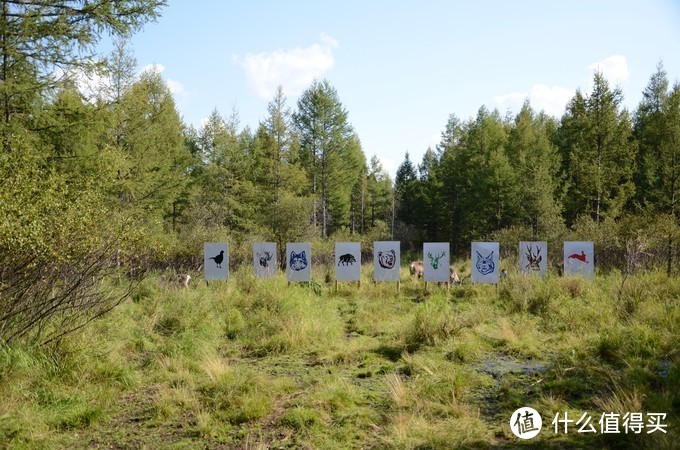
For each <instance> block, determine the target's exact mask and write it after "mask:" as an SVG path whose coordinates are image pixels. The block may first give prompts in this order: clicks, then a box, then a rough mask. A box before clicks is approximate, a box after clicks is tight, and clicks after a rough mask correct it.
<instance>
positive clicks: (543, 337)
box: [0, 268, 680, 448]
mask: <svg viewBox="0 0 680 450" xmlns="http://www.w3.org/2000/svg"><path fill="white" fill-rule="evenodd" d="M407 274H408V272H406V271H404V282H403V283H402V289H401V292H400V293H397V291H396V286H395V285H394V284H393V283H383V284H378V285H373V284H372V283H371V282H370V268H365V270H364V274H363V275H364V279H363V280H362V285H361V287H360V288H359V287H357V286H356V285H350V284H347V285H341V286H340V288H339V291H338V292H337V293H336V292H335V291H334V288H333V286H332V285H331V284H325V283H323V280H321V279H319V280H318V281H321V283H320V284H319V289H317V290H316V291H315V290H313V289H310V288H309V286H307V285H304V284H293V285H291V286H288V285H287V283H286V281H285V279H284V277H283V276H279V277H277V278H275V279H273V280H266V281H262V280H256V279H255V278H254V277H253V275H252V274H251V273H250V272H248V271H247V270H237V271H236V272H235V273H233V274H232V278H231V279H230V280H229V281H228V282H226V283H224V282H212V283H211V284H210V285H209V286H207V285H205V283H201V282H198V283H194V284H193V286H192V287H191V288H190V289H178V288H176V287H173V286H168V285H165V284H163V283H162V282H161V281H159V280H160V277H149V278H148V279H146V280H144V281H143V282H142V283H141V284H140V285H139V286H138V287H137V288H136V290H135V292H134V294H133V295H132V296H131V298H130V299H129V300H128V301H126V302H125V303H124V304H122V305H121V306H120V307H119V308H116V309H115V310H113V311H112V312H111V313H110V314H109V315H107V316H105V317H104V318H102V319H100V320H98V321H96V322H94V323H93V324H92V325H91V326H89V327H86V328H84V329H82V330H81V331H79V332H78V333H75V334H72V335H70V336H67V337H66V338H64V339H63V340H62V341H61V342H59V343H58V344H55V345H53V346H51V347H34V346H33V345H32V344H30V343H14V344H13V345H12V346H4V347H0V398H2V400H3V401H2V402H0V448H73V447H87V446H88V445H90V444H91V443H94V444H96V445H101V446H114V447H116V446H118V447H128V446H133V447H135V446H136V447H146V448H159V447H167V446H171V445H175V444H176V445H180V446H181V445H184V446H188V447H205V446H207V447H220V446H224V447H257V446H260V447H262V448H265V447H267V446H278V447H288V448H300V447H303V448H304V447H306V448H352V447H363V446H378V447H386V448H451V447H471V446H475V447H486V446H498V447H503V446H506V445H507V446H513V445H515V444H517V442H516V441H515V440H514V437H513V435H512V434H511V433H510V431H509V427H508V425H507V421H508V418H509V414H510V413H511V412H512V410H513V408H515V407H517V405H527V406H534V407H535V408H537V409H538V410H539V411H540V412H541V413H542V414H543V415H544V421H545V418H546V417H549V416H550V417H552V416H551V414H553V415H554V414H555V413H556V412H559V411H562V412H564V411H570V412H573V413H574V414H576V413H577V412H583V411H591V412H596V411H602V412H603V410H609V409H611V410H612V411H615V412H619V411H624V410H627V409H630V410H631V412H634V411H632V410H633V409H636V410H639V412H646V411H649V412H667V413H668V426H669V433H668V435H666V436H661V435H659V436H656V435H651V436H645V437H641V438H639V437H633V436H625V435H621V436H616V437H609V438H608V439H604V438H602V437H597V438H594V439H585V438H579V439H577V438H576V437H575V436H574V437H572V436H556V435H550V434H548V433H542V434H541V435H539V437H538V438H536V439H537V441H536V442H538V443H539V444H538V445H553V446H559V447H562V446H567V447H569V446H579V447H586V448H587V447H592V448H599V447H602V446H610V447H611V446H617V447H619V446H623V447H626V446H628V447H630V446H632V447H648V448H655V447H661V448H664V447H665V448H673V445H675V444H677V442H678V441H677V437H676V436H677V434H676V433H677V432H676V431H671V430H677V429H678V428H677V427H678V425H680V424H678V419H677V417H678V404H680V397H679V395H680V394H679V392H678V390H677V386H678V383H680V369H679V364H678V363H679V362H680V342H679V339H678V336H680V302H679V300H680V280H678V279H677V278H675V277H668V276H666V275H665V274H664V273H661V272H651V273H645V274H639V275H635V276H631V277H629V278H628V279H627V281H626V283H625V286H624V289H620V286H621V277H620V275H619V274H616V273H612V274H610V275H607V276H602V277H597V278H596V280H595V282H594V283H590V282H587V281H585V280H582V279H578V278H557V277H548V278H546V279H544V280H539V279H528V278H524V277H521V276H519V275H517V276H515V275H513V276H511V277H510V278H509V279H508V280H506V281H505V282H504V283H503V284H502V285H501V286H499V288H498V289H496V288H495V287H493V286H476V285H463V286H457V287H454V288H453V289H452V290H450V291H447V290H445V289H440V288H437V287H436V286H435V287H431V288H430V291H429V292H428V293H425V291H424V288H423V285H422V283H417V282H416V281H415V280H410V281H408V280H407V278H406V277H407V276H408V275H407ZM315 276H317V278H318V277H323V276H324V274H323V273H320V274H317V275H315ZM109 288H110V289H112V290H115V289H117V287H116V285H115V284H112V285H111V286H110V287H109ZM532 364H533V365H532ZM525 367H538V369H536V370H527V369H525ZM548 428H549V427H548ZM634 439H637V440H634ZM94 444H92V445H94Z"/></svg>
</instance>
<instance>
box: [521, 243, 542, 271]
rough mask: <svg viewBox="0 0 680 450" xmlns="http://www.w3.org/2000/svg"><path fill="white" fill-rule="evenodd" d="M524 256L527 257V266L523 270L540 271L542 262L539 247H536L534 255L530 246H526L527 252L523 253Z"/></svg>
mask: <svg viewBox="0 0 680 450" xmlns="http://www.w3.org/2000/svg"><path fill="white" fill-rule="evenodd" d="M525 256H526V257H527V261H528V262H527V265H526V266H524V268H525V269H531V270H534V271H540V270H541V265H540V264H541V261H543V257H542V256H541V247H539V246H538V245H537V246H536V254H534V252H533V251H532V250H531V246H530V245H527V252H526V253H525Z"/></svg>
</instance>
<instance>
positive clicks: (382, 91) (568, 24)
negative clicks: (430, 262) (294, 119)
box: [131, 0, 680, 175]
mask: <svg viewBox="0 0 680 450" xmlns="http://www.w3.org/2000/svg"><path fill="white" fill-rule="evenodd" d="M131 46H132V49H133V51H134V54H135V57H136V58H137V62H138V65H139V69H140V70H141V69H143V68H144V67H146V66H148V65H150V64H157V65H158V67H159V68H160V69H162V75H163V77H164V78H165V79H166V81H167V82H168V84H169V86H170V87H171V89H172V90H173V92H174V94H175V100H176V102H177V106H178V109H179V110H180V112H181V114H182V116H183V118H184V120H185V122H187V123H190V124H193V125H194V126H197V127H199V126H200V124H201V121H202V120H203V119H204V118H205V117H207V116H208V115H209V114H210V112H211V111H212V110H213V109H215V108H216V109H217V110H218V111H219V112H220V113H221V114H222V115H223V116H224V117H228V116H229V115H230V114H231V112H232V110H233V109H235V110H236V111H238V113H239V115H240V119H241V125H242V126H246V125H248V126H250V127H251V128H253V129H254V128H256V127H257V125H258V123H259V121H260V120H261V119H263V118H264V116H265V114H266V105H267V103H268V102H269V101H270V100H271V98H272V94H273V91H274V89H275V88H276V86H277V85H278V84H281V85H282V86H283V88H284V92H285V93H286V96H287V98H288V104H289V106H290V107H291V108H294V107H295V103H296V101H297V98H298V96H299V94H300V93H301V92H302V91H303V90H304V89H305V88H306V87H307V86H309V83H310V82H311V80H312V79H314V78H319V79H323V78H325V79H328V80H329V81H330V82H331V84H332V85H333V86H335V88H336V89H337V91H338V94H339V96H340V100H341V101H342V102H343V104H344V106H345V108H346V109H347V110H348V112H349V120H350V122H351V123H352V125H353V126H354V128H355V130H356V132H357V133H358V135H359V137H360V139H361V141H362V145H363V149H364V152H365V153H366V155H367V158H368V159H370V157H371V156H372V155H374V154H377V155H378V156H379V157H380V159H381V160H382V162H383V165H384V167H385V168H386V169H387V170H388V171H389V172H390V173H391V174H392V175H394V173H395V171H396V168H397V167H398V165H399V164H400V163H401V162H402V161H403V159H404V154H405V152H406V151H408V152H409V153H410V154H411V158H412V160H414V161H415V162H420V160H421V157H422V154H423V153H424V152H425V150H426V149H427V147H428V146H434V145H435V144H436V143H437V142H438V140H439V136H440V133H441V131H442V130H443V129H444V126H445V124H446V121H447V118H448V117H449V115H450V114H455V115H457V116H458V117H459V118H461V119H463V120H467V119H469V118H472V117H474V116H475V115H476V113H477V110H478V109H479V108H480V106H482V105H486V106H487V107H489V108H491V109H493V108H498V109H499V110H500V111H501V112H502V113H505V112H506V111H508V110H510V111H512V112H515V113H516V112H517V111H518V110H519V107H520V106H521V104H522V102H523V101H524V99H525V98H527V97H528V98H529V99H530V101H531V103H532V106H533V107H534V108H535V109H545V110H546V112H548V113H550V114H553V115H556V116H560V115H561V114H562V112H563V108H564V105H565V103H566V102H567V101H568V100H569V99H570V98H571V97H572V96H573V94H574V92H575V90H576V89H577V88H580V89H581V90H582V91H584V92H589V91H590V88H591V84H592V75H593V71H594V70H595V69H596V68H599V69H600V70H601V71H602V72H603V73H604V74H605V76H606V77H607V78H608V80H609V81H610V83H611V84H612V85H614V86H619V87H620V88H621V89H622V90H623V93H624V96H625V105H626V106H627V107H628V108H629V109H631V110H632V109H634V108H635V107H636V106H637V104H638V102H639V101H640V99H641V92H642V90H643V89H644V87H645V86H646V85H647V83H648V81H649V77H650V76H651V75H652V73H654V72H655V70H656V65H657V63H658V62H659V61H660V60H663V63H664V67H665V69H666V71H667V72H668V74H669V78H670V79H671V82H673V81H676V80H680V2H678V1H677V0H675V1H670V0H668V1H653V0H648V1H626V0H617V1H595V0H593V1H569V2H564V1H563V2H552V1H513V2H510V1H484V0H482V1H469V2H455V1H422V2H399V1H390V2H388V1H375V2H366V1H344V2H332V3H331V2H319V1H308V2H298V1H288V2H281V1H278V2H275V1H253V2H238V3H233V2H225V1H217V0H215V1H213V0H196V1H191V2H190V1H180V0H170V1H169V5H168V6H167V7H166V8H165V9H164V10H163V11H162V16H161V17H160V18H159V19H158V21H157V22H156V23H151V24H147V25H146V26H145V27H144V30H143V31H141V32H139V33H138V34H136V35H135V36H134V37H133V38H132V40H131Z"/></svg>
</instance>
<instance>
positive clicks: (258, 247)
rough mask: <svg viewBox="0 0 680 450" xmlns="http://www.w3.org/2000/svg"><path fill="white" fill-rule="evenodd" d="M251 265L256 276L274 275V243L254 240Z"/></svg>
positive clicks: (269, 276) (270, 276)
mask: <svg viewBox="0 0 680 450" xmlns="http://www.w3.org/2000/svg"><path fill="white" fill-rule="evenodd" d="M253 267H254V268H255V276H256V277H258V278H273V277H274V276H276V243H275V242H255V243H254V244H253Z"/></svg>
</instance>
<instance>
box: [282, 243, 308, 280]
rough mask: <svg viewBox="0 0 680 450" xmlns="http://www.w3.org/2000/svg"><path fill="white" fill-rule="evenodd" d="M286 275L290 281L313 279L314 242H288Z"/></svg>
mask: <svg viewBox="0 0 680 450" xmlns="http://www.w3.org/2000/svg"><path fill="white" fill-rule="evenodd" d="M286 277H287V278H288V282H291V281H302V282H305V283H309V282H311V281H312V244H310V243H309V242H289V243H287V244H286Z"/></svg>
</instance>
